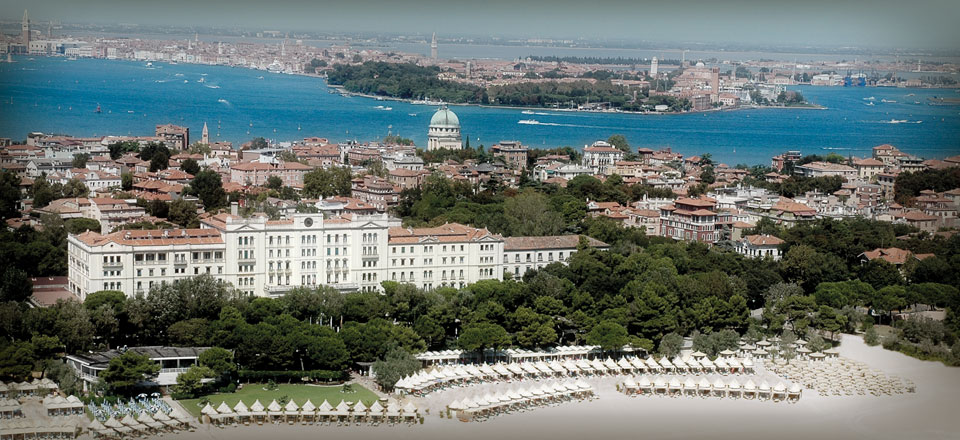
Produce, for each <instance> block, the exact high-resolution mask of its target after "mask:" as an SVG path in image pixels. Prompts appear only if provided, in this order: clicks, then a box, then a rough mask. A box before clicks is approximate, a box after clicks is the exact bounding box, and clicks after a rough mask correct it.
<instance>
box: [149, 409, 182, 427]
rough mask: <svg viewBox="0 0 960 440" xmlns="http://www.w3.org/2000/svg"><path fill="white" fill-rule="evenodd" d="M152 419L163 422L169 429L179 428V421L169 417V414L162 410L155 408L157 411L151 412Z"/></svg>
mask: <svg viewBox="0 0 960 440" xmlns="http://www.w3.org/2000/svg"><path fill="white" fill-rule="evenodd" d="M153 420H156V421H157V422H160V423H163V424H164V425H166V426H167V427H168V428H170V429H180V422H178V421H176V420H173V419H171V418H170V416H168V415H167V413H165V412H163V411H162V410H157V412H155V413H153Z"/></svg>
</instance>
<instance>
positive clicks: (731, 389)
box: [727, 379, 742, 399]
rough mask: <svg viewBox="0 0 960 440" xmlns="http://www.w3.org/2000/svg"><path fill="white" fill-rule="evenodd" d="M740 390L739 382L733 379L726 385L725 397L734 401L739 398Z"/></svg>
mask: <svg viewBox="0 0 960 440" xmlns="http://www.w3.org/2000/svg"><path fill="white" fill-rule="evenodd" d="M741 389H742V387H741V386H740V382H738V381H737V380H736V379H733V380H731V381H730V383H728V384H727V396H728V397H732V398H735V399H736V398H738V397H740V391H741Z"/></svg>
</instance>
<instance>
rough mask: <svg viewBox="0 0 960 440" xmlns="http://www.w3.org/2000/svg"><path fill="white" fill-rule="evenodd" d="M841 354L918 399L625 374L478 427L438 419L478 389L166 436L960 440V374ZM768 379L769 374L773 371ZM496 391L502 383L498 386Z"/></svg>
mask: <svg viewBox="0 0 960 440" xmlns="http://www.w3.org/2000/svg"><path fill="white" fill-rule="evenodd" d="M839 351H840V355H841V356H844V357H848V358H851V359H855V360H859V361H862V362H866V363H868V364H869V365H870V366H872V367H874V368H879V369H881V370H882V371H884V372H885V373H887V374H892V375H898V376H901V377H903V378H906V379H910V380H912V381H913V382H914V383H916V386H917V392H916V393H915V394H901V395H892V396H872V395H866V396H842V397H841V396H830V397H821V396H819V395H818V394H817V393H816V391H813V390H804V394H803V397H802V398H801V399H800V402H799V403H796V404H787V403H783V402H781V403H772V402H769V401H767V402H761V401H757V400H742V399H736V400H733V399H714V398H710V399H700V398H675V399H671V398H661V397H628V396H626V395H623V394H621V393H619V392H617V391H616V389H615V387H614V384H615V383H617V382H618V381H620V380H622V378H620V379H617V378H605V379H594V380H587V382H588V383H590V384H591V385H592V386H594V390H595V392H596V393H597V394H598V396H599V398H598V399H596V400H593V401H589V402H579V403H578V402H570V403H565V404H561V405H559V406H554V407H548V408H541V409H536V410H532V411H527V412H523V413H514V414H508V415H502V416H498V417H494V418H492V419H490V420H488V421H485V422H480V423H464V422H460V421H457V420H451V419H446V418H440V417H439V416H438V411H437V409H438V408H441V407H443V406H444V405H446V404H447V403H449V402H450V401H451V400H452V399H454V398H460V397H462V396H466V395H474V394H475V393H476V392H477V391H479V390H477V389H476V387H473V388H467V389H454V390H449V391H445V392H443V393H436V394H434V395H431V396H428V397H426V398H425V399H415V400H414V402H415V403H417V404H419V405H421V406H426V407H429V408H430V409H431V410H430V414H429V415H427V416H426V420H425V421H424V424H422V425H415V426H407V425H399V426H393V427H390V426H385V425H381V426H376V427H371V426H350V427H337V426H301V425H296V426H288V425H280V426H274V425H269V426H266V425H265V426H249V427H243V426H232V427H226V428H217V427H210V426H207V425H203V426H201V427H200V428H198V429H197V430H196V431H195V432H186V433H180V434H167V435H165V437H169V438H174V439H176V440H194V439H198V440H199V439H204V440H207V439H209V440H222V439H230V440H260V439H264V438H272V439H288V438H289V439H295V438H310V437H328V436H330V437H336V438H338V439H369V438H419V439H438V440H439V439H443V440H449V439H457V440H467V439H483V440H490V439H508V438H521V437H522V438H524V439H531V440H532V439H589V438H598V439H599V438H618V439H619V438H623V439H626V438H656V439H674V438H676V439H683V438H696V437H700V438H713V439H718V438H719V439H726V438H731V439H733V438H735V439H771V438H775V439H811V438H814V439H841V438H869V439H874V440H876V439H956V438H958V436H960V417H957V411H956V409H955V408H956V407H955V404H956V399H957V396H958V395H960V369H957V368H953V369H951V368H948V367H945V366H944V365H942V364H940V363H935V362H924V361H920V360H917V359H913V358H910V357H907V356H904V355H902V354H900V353H896V352H890V351H885V350H883V349H882V348H880V347H868V346H866V345H865V344H864V343H863V342H862V340H861V338H859V337H854V336H846V337H845V338H844V342H843V344H842V345H841V346H840V347H839ZM768 374H769V373H768ZM493 386H502V384H495V385H493Z"/></svg>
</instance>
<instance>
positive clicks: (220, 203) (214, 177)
mask: <svg viewBox="0 0 960 440" xmlns="http://www.w3.org/2000/svg"><path fill="white" fill-rule="evenodd" d="M189 194H192V195H195V196H197V197H198V198H200V202H202V203H203V209H205V210H206V211H207V212H212V211H215V210H217V209H219V208H223V207H225V206H227V193H226V192H224V190H223V181H222V180H221V179H220V175H219V174H217V172H216V171H213V170H203V171H200V172H199V173H197V174H196V175H194V177H193V180H191V181H190V191H189ZM171 209H172V207H171Z"/></svg>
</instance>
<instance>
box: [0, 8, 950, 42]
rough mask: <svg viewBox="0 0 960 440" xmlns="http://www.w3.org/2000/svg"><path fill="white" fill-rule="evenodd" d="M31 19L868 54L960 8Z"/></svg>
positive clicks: (196, 13) (81, 14)
mask: <svg viewBox="0 0 960 440" xmlns="http://www.w3.org/2000/svg"><path fill="white" fill-rule="evenodd" d="M24 9H29V10H30V17H31V20H32V21H33V22H35V23H44V22H46V21H49V20H54V21H64V22H87V23H99V24H108V23H114V24H117V23H129V24H141V25H161V26H164V25H165V26H186V27H191V26H213V27H238V28H244V29H249V30H251V31H253V30H280V31H307V32H318V33H329V32H351V31H354V32H382V33H401V34H417V33H419V34H424V35H428V36H429V35H430V34H431V33H433V32H437V33H438V36H440V37H441V38H443V37H444V36H453V35H458V36H459V35H490V36H498V35H501V36H505V37H525V38H565V39H576V38H587V39H596V40H611V41H617V40H623V41H641V40H645V41H655V42H663V41H671V42H686V41H689V42H698V41H699V42H711V43H724V42H729V43H733V44H756V45H795V46H805V45H810V46H834V47H835V46H844V45H850V46H866V47H888V48H929V49H953V48H957V47H958V44H957V42H958V41H960V27H958V26H955V20H956V18H957V17H960V2H956V1H949V0H919V1H914V2H909V3H905V2H898V1H894V0H877V1H872V2H859V1H853V0H835V1H821V0H811V1H805V2H785V1H755V0H732V1H707V0H684V1H675V2H646V1H638V2H631V1H625V0H623V1H609V0H601V1H599V2H594V3H591V5H590V6H589V7H586V6H585V4H584V3H582V2H573V1H569V0H559V1H553V2H550V3H548V4H539V3H537V2H529V1H528V2H524V1H519V2H517V1H513V2H506V1H503V0H492V1H487V2H472V1H465V0H446V1H439V0H428V1H418V2H392V1H387V0H359V1H354V2H340V3H326V2H320V3H316V2H308V1H304V0H276V1H274V2H271V3H269V4H265V3H261V2H254V1H249V0H246V1H244V0H240V1H227V0H208V1H203V2H191V1H186V0H167V1H163V2H142V1H125V2H121V1H117V0H91V1H84V2H71V1H67V0H9V1H7V2H4V4H3V5H0V16H2V17H3V19H4V21H14V20H17V19H19V18H20V17H22V16H23V11H24Z"/></svg>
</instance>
